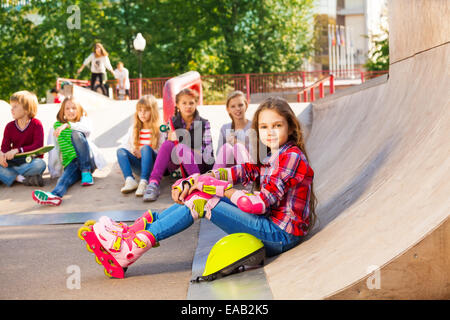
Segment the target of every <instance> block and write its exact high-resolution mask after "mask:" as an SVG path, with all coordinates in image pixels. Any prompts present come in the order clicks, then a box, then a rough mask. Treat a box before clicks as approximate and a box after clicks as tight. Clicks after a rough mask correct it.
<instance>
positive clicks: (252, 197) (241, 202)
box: [230, 190, 266, 214]
mask: <svg viewBox="0 0 450 320" xmlns="http://www.w3.org/2000/svg"><path fill="white" fill-rule="evenodd" d="M230 200H231V202H233V203H234V204H235V205H237V206H238V208H239V209H241V210H242V211H244V212H247V213H253V214H263V213H264V212H265V211H266V205H265V204H264V201H262V199H261V197H260V196H259V194H252V193H245V192H243V191H241V190H238V191H235V192H234V193H233V195H232V196H231V198H230Z"/></svg>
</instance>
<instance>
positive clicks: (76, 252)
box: [0, 222, 199, 300]
mask: <svg viewBox="0 0 450 320" xmlns="http://www.w3.org/2000/svg"><path fill="white" fill-rule="evenodd" d="M80 226H81V225H79V224H70V225H46V226H14V227H0V252H1V253H2V259H1V260H2V264H3V266H2V272H0V283H1V287H0V299H37V300H40V299H87V300H90V299H118V300H126V299H138V300H139V299H155V300H156V299H186V296H187V292H188V287H189V281H190V279H191V275H192V270H191V268H192V260H193V254H194V252H195V248H196V247H197V239H198V231H199V223H198V222H196V223H195V224H194V225H193V226H191V228H189V229H187V230H185V231H183V232H182V233H180V234H177V235H176V236H174V237H172V238H170V239H167V240H165V241H161V246H160V247H158V248H152V249H151V250H150V251H148V252H147V253H146V254H145V255H144V256H143V257H142V258H141V259H140V260H139V261H137V262H136V263H135V264H134V265H132V266H130V267H129V269H128V271H127V273H126V278H125V279H110V278H107V277H106V276H105V275H104V273H103V266H100V265H98V264H97V263H96V262H95V260H94V259H95V256H94V254H92V253H90V252H88V251H87V250H86V248H85V242H84V241H82V240H80V239H79V238H78V237H77V235H76V233H77V230H78V228H79V227H80ZM181 244H182V245H181ZM181 247H182V249H180V248H181ZM78 274H79V275H80V277H79V279H80V280H79V281H78V280H77V279H78V278H76V277H77V275H78ZM78 284H79V285H80V288H79V289H77V288H76V287H77V285H78ZM74 287H75V289H70V288H74Z"/></svg>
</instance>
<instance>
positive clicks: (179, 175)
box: [159, 118, 187, 179]
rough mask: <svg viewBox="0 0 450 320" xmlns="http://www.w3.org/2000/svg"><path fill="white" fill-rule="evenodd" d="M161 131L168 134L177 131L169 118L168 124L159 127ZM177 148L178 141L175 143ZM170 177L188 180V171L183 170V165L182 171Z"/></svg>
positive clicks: (176, 171)
mask: <svg viewBox="0 0 450 320" xmlns="http://www.w3.org/2000/svg"><path fill="white" fill-rule="evenodd" d="M159 131H161V132H167V131H175V127H174V126H173V122H172V118H169V122H168V123H167V124H162V125H161V126H159ZM174 143H175V146H176V145H177V144H178V140H175V141H174ZM170 176H171V177H172V178H174V179H180V178H186V177H187V174H186V170H185V169H184V168H183V164H180V169H179V170H175V171H173V172H172V173H171V174H170Z"/></svg>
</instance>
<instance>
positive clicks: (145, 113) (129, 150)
mask: <svg viewBox="0 0 450 320" xmlns="http://www.w3.org/2000/svg"><path fill="white" fill-rule="evenodd" d="M160 125H161V121H160V117H159V110H158V103H157V101H156V98H155V97H154V96H152V95H145V96H143V97H142V98H141V99H140V100H139V101H138V102H137V103H136V112H135V114H134V122H133V125H132V126H131V127H130V128H129V130H128V133H127V135H126V136H125V137H124V138H123V139H122V140H123V141H124V142H123V144H122V145H121V147H120V148H119V149H118V150H117V160H118V162H119V166H120V169H121V170H122V173H123V176H124V178H125V185H124V186H123V187H122V189H121V192H122V193H130V192H133V191H134V190H136V189H137V190H136V196H138V197H142V196H143V194H144V191H145V188H146V187H147V184H148V179H149V177H150V173H151V172H152V169H153V164H154V161H155V159H156V155H157V152H158V150H159V147H160V146H161V144H162V143H163V142H164V141H165V138H166V135H165V134H164V133H161V132H160V130H159V126H160ZM133 172H134V173H135V174H136V175H138V176H140V181H139V183H138V182H136V180H135V179H134V176H133Z"/></svg>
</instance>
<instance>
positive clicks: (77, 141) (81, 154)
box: [52, 131, 96, 198]
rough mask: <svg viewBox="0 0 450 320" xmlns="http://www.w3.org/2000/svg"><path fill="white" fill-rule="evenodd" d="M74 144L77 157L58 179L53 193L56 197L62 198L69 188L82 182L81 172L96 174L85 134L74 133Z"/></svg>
mask: <svg viewBox="0 0 450 320" xmlns="http://www.w3.org/2000/svg"><path fill="white" fill-rule="evenodd" d="M72 144H73V147H74V148H75V152H76V154H77V157H76V158H75V159H73V160H72V162H71V163H69V164H68V165H67V166H66V167H65V168H64V172H63V174H62V176H61V177H60V178H59V179H58V182H57V183H56V186H55V189H53V191H52V193H53V194H54V195H55V196H58V197H61V198H62V197H63V196H64V195H65V194H66V192H67V189H69V187H71V186H72V185H74V184H75V183H76V182H77V181H80V180H81V172H94V170H95V169H96V166H95V161H94V158H93V157H92V155H91V152H90V148H89V144H88V141H87V140H86V137H85V135H84V133H82V132H80V131H72Z"/></svg>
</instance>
